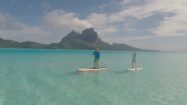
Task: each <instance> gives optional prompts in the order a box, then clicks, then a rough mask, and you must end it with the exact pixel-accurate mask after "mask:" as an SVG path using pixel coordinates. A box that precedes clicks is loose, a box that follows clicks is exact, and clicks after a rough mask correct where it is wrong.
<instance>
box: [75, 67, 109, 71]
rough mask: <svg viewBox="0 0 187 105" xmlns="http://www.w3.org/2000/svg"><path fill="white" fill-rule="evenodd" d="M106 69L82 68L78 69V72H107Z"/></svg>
mask: <svg viewBox="0 0 187 105" xmlns="http://www.w3.org/2000/svg"><path fill="white" fill-rule="evenodd" d="M106 69H107V68H106V67H101V68H80V69H77V71H79V72H95V71H102V70H106Z"/></svg>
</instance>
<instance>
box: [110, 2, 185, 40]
mask: <svg viewBox="0 0 187 105" xmlns="http://www.w3.org/2000/svg"><path fill="white" fill-rule="evenodd" d="M186 5H187V1H186V0H147V2H146V3H145V4H143V5H142V6H136V7H135V6H132V7H130V8H128V9H122V10H121V11H120V12H118V13H115V14H113V15H112V16H111V18H112V19H111V20H112V21H116V20H118V21H123V20H125V17H128V16H131V17H134V18H136V19H139V20H141V19H144V18H146V17H149V16H152V15H154V14H163V16H164V19H163V21H161V23H160V25H159V26H157V27H156V29H154V30H152V32H153V33H154V34H156V35H157V36H178V35H186V33H187V28H186V27H187V20H186V19H187V14H186V13H187V6H186ZM167 13H170V14H172V15H170V16H165V14H167ZM153 21H154V20H153Z"/></svg>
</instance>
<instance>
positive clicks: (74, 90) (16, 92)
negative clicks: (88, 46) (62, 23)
mask: <svg viewBox="0 0 187 105" xmlns="http://www.w3.org/2000/svg"><path fill="white" fill-rule="evenodd" d="M91 53H92V51H84V50H39V49H38V50H29V49H0V84H1V85H0V105H186V104H187V54H186V53H169V52H137V62H138V64H140V65H142V66H143V67H144V69H143V70H142V71H138V72H129V71H127V70H126V69H127V68H129V67H130V64H131V59H132V52H130V51H101V60H100V65H101V66H106V67H107V68H108V69H107V70H106V71H102V72H92V73H76V69H78V68H81V67H92V63H93V62H92V61H93V56H91Z"/></svg>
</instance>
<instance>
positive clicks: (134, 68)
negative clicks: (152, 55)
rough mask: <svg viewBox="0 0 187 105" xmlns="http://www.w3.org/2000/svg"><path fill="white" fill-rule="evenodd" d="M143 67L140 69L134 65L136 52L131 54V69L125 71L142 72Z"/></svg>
mask: <svg viewBox="0 0 187 105" xmlns="http://www.w3.org/2000/svg"><path fill="white" fill-rule="evenodd" d="M142 69H143V67H140V66H137V65H136V52H134V53H133V58H132V67H131V68H129V69H127V70H130V71H139V70H142Z"/></svg>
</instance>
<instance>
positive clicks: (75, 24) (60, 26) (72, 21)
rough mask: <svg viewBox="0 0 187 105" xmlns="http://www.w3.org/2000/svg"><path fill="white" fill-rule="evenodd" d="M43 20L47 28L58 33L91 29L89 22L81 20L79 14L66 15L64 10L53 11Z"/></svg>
mask: <svg viewBox="0 0 187 105" xmlns="http://www.w3.org/2000/svg"><path fill="white" fill-rule="evenodd" d="M43 20H44V21H43V23H44V25H45V26H47V27H48V28H51V29H54V30H57V31H59V30H60V31H72V30H75V31H81V30H82V29H85V28H88V27H91V24H90V23H89V22H87V21H85V20H82V19H80V18H79V17H78V16H77V14H75V13H72V12H70V13H66V12H65V11H63V10H54V11H51V12H49V13H47V14H46V15H45V16H44V17H43Z"/></svg>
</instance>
